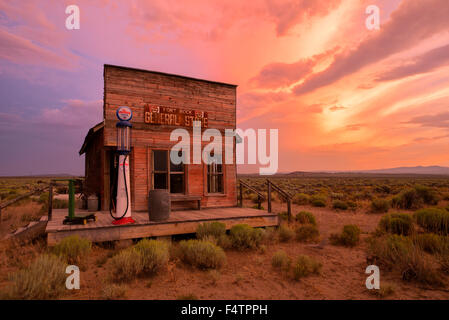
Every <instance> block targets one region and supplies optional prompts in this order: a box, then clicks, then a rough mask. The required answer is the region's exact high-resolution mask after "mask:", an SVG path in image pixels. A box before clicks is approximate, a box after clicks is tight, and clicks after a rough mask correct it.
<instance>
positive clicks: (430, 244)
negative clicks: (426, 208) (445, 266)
mask: <svg viewBox="0 0 449 320" xmlns="http://www.w3.org/2000/svg"><path fill="white" fill-rule="evenodd" d="M413 243H414V244H415V246H417V247H419V248H420V249H421V250H424V251H426V252H428V253H430V254H437V253H438V254H443V253H448V252H449V238H448V237H445V236H440V235H437V234H434V233H422V234H417V235H416V236H414V237H413Z"/></svg>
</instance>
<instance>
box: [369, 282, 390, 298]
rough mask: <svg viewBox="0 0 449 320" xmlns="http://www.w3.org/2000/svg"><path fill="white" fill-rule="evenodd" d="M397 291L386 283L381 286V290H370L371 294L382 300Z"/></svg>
mask: <svg viewBox="0 0 449 320" xmlns="http://www.w3.org/2000/svg"><path fill="white" fill-rule="evenodd" d="M394 291H395V287H394V286H393V285H392V284H389V283H384V282H382V284H381V285H380V288H379V290H376V289H375V290H369V292H370V293H371V294H373V295H375V296H377V297H379V298H380V299H383V298H386V297H388V296H391V295H392V294H393V293H394Z"/></svg>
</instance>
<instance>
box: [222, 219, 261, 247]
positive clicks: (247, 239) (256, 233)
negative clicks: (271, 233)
mask: <svg viewBox="0 0 449 320" xmlns="http://www.w3.org/2000/svg"><path fill="white" fill-rule="evenodd" d="M229 235H230V238H231V242H232V246H233V247H234V248H236V249H238V250H245V249H253V248H257V247H258V246H259V244H260V242H261V241H262V237H263V234H262V231H261V230H260V229H256V228H252V227H250V226H249V225H247V224H236V225H235V226H233V227H232V228H231V230H230V233H229Z"/></svg>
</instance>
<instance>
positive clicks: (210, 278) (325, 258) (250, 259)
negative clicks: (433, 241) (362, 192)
mask: <svg viewBox="0 0 449 320" xmlns="http://www.w3.org/2000/svg"><path fill="white" fill-rule="evenodd" d="M246 205H248V206H250V205H252V204H250V203H249V202H248V203H246ZM264 207H265V208H266V204H264ZM292 209H293V210H292V211H293V213H297V212H299V211H300V210H307V211H310V212H312V213H313V214H314V215H315V217H316V219H317V222H318V226H319V230H320V236H321V243H320V244H321V245H320V246H316V245H310V244H303V243H299V242H296V241H294V240H293V241H290V242H287V243H273V244H266V245H265V247H264V250H255V251H245V252H238V251H234V250H226V255H227V264H226V265H225V266H224V267H222V268H221V269H220V270H219V271H218V272H210V271H201V270H197V269H194V268H192V267H189V266H186V265H184V264H182V263H181V262H177V263H176V262H170V263H169V266H168V267H167V269H166V270H164V271H162V272H160V273H159V274H157V275H155V276H153V277H146V278H139V279H136V280H134V281H131V282H128V283H125V284H123V286H124V287H125V288H126V295H125V298H126V299H180V298H183V297H188V296H190V297H194V298H197V299H225V300H232V299H378V297H377V296H375V295H374V294H373V293H372V292H371V291H369V290H367V289H366V287H365V280H366V278H367V276H368V275H366V274H365V269H366V267H367V266H368V263H367V261H366V257H367V254H366V244H365V242H364V241H363V239H365V238H367V237H368V233H369V232H372V231H374V230H375V228H376V226H377V223H378V221H379V219H380V217H381V216H382V215H381V214H366V213H365V212H366V209H359V210H358V211H355V212H354V211H349V210H348V211H340V212H336V211H335V210H332V209H329V208H313V207H310V206H296V205H293V207H292ZM285 210H286V205H285V204H281V203H274V204H273V211H274V212H281V211H285ZM346 224H356V225H358V226H359V227H360V228H361V230H362V241H361V243H360V244H359V245H358V246H356V247H354V248H346V247H340V246H333V245H330V244H329V242H328V240H327V239H328V237H329V235H330V234H331V233H335V232H340V231H341V229H342V227H343V225H346ZM280 249H282V250H284V251H285V252H286V253H287V254H288V255H289V256H290V257H292V258H294V257H296V256H297V255H299V254H306V255H309V256H311V257H313V258H315V259H316V260H318V261H320V262H321V263H322V264H323V267H322V271H321V274H320V275H312V276H309V277H305V278H302V279H301V280H300V281H293V280H291V279H289V278H288V277H287V276H285V275H284V274H282V273H280V272H278V271H277V270H275V269H273V267H272V266H271V258H272V256H273V254H274V253H275V252H276V251H277V250H280ZM0 250H1V251H0V259H1V260H0V289H2V288H5V286H6V285H7V284H8V278H7V274H8V273H10V272H14V271H16V270H18V269H19V268H20V267H23V266H26V265H27V264H28V263H29V262H30V261H32V259H34V257H35V256H36V255H37V254H39V253H43V252H45V251H46V250H47V249H46V247H45V244H44V241H41V242H37V243H36V244H34V245H28V246H17V247H13V246H11V245H10V244H7V243H5V242H3V243H1V249H0ZM114 250H118V249H113V248H104V247H100V246H96V245H94V246H93V250H92V252H91V253H90V255H89V257H88V258H87V260H86V261H85V262H84V263H83V264H84V265H83V266H82V268H81V270H82V272H81V289H80V290H73V291H69V292H68V293H67V294H66V295H64V296H63V297H62V299H101V298H102V289H103V288H104V286H106V285H107V284H108V283H111V280H110V279H111V276H110V272H109V268H108V263H107V259H108V257H110V256H111V255H112V254H113V252H114ZM380 271H381V278H380V283H381V286H382V285H383V284H385V283H388V284H389V285H391V286H392V287H393V288H394V292H393V293H392V294H391V295H389V296H388V297H387V299H449V292H448V291H445V290H436V289H427V288H424V287H423V286H422V285H419V284H417V283H413V282H404V281H402V280H401V279H400V275H398V274H394V273H391V272H383V271H382V269H381V270H380ZM192 295H193V296H192Z"/></svg>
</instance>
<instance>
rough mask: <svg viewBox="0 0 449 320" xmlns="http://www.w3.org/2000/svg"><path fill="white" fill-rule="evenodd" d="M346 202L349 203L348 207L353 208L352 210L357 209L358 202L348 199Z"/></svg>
mask: <svg viewBox="0 0 449 320" xmlns="http://www.w3.org/2000/svg"><path fill="white" fill-rule="evenodd" d="M346 204H347V205H348V208H349V209H351V210H355V209H357V202H356V201H351V200H348V201H346Z"/></svg>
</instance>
